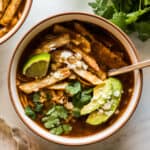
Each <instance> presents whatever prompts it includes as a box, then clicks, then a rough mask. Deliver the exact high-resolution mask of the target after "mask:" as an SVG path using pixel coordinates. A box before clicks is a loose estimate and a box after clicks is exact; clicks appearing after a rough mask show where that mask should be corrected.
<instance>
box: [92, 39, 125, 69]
mask: <svg viewBox="0 0 150 150" xmlns="http://www.w3.org/2000/svg"><path fill="white" fill-rule="evenodd" d="M93 47H94V50H95V52H96V53H97V56H98V57H99V58H101V59H100V62H101V63H102V64H105V65H106V66H107V67H109V68H110V69H112V68H120V67H123V66H126V65H127V63H126V62H125V61H124V60H123V59H122V57H120V56H118V55H117V54H116V53H114V52H112V51H111V50H110V49H108V48H107V47H105V46H103V45H102V44H101V43H97V42H95V43H93Z"/></svg>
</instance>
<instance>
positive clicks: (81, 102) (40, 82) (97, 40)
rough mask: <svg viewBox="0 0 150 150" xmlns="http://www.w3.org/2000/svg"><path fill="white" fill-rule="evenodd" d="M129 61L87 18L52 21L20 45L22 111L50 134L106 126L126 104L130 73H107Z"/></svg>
mask: <svg viewBox="0 0 150 150" xmlns="http://www.w3.org/2000/svg"><path fill="white" fill-rule="evenodd" d="M129 64H131V62H130V58H129V56H128V54H127V53H126V51H125V49H124V47H123V46H122V45H121V44H120V42H119V41H118V40H116V39H115V38H114V37H113V36H112V35H111V34H110V33H107V32H106V31H105V30H104V29H102V28H100V27H98V26H96V25H94V24H91V23H87V22H80V21H76V20H73V21H69V22H63V23H59V24H54V25H52V26H50V27H49V28H48V29H46V30H44V31H42V32H41V33H39V34H38V35H37V36H36V37H35V38H34V39H33V40H32V41H31V42H30V43H29V45H28V46H27V47H26V48H25V50H24V53H23V54H22V56H21V59H20V61H19V64H18V69H17V76H16V81H17V82H16V86H17V89H18V94H19V97H20V102H21V104H22V106H23V108H24V111H25V114H26V115H27V116H28V117H30V118H31V119H32V120H33V121H35V122H36V123H37V124H38V125H40V126H41V127H42V128H43V129H45V130H47V131H48V132H50V133H51V134H55V135H61V136H70V137H81V136H88V135H92V134H95V133H97V132H100V131H101V130H104V129H106V128H107V127H109V126H110V125H111V124H112V123H114V122H115V121H116V120H117V119H118V117H119V116H120V115H121V114H122V112H123V111H124V110H125V108H126V107H127V105H128V103H129V101H130V98H131V96H132V91H133V85H134V76H133V73H132V72H130V73H126V74H122V75H119V76H115V77H107V72H108V70H109V69H114V68H120V67H123V66H126V65H129Z"/></svg>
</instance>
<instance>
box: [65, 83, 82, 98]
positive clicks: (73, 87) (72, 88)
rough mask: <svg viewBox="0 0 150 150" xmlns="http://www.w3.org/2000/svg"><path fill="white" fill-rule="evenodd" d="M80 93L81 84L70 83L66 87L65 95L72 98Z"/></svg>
mask: <svg viewBox="0 0 150 150" xmlns="http://www.w3.org/2000/svg"><path fill="white" fill-rule="evenodd" d="M80 91H81V84H80V82H78V81H77V82H71V83H69V84H68V86H67V87H66V93H68V94H69V95H70V96H74V95H75V94H77V93H79V92H80Z"/></svg>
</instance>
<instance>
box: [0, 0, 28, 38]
mask: <svg viewBox="0 0 150 150" xmlns="http://www.w3.org/2000/svg"><path fill="white" fill-rule="evenodd" d="M25 2H26V1H22V0H0V37H2V36H4V35H5V34H6V33H7V32H9V31H10V30H11V29H12V28H13V27H14V26H15V25H16V23H17V22H18V20H19V19H20V17H21V15H22V11H23V9H24V5H25Z"/></svg>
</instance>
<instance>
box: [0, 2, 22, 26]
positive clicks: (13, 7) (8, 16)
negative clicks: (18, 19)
mask: <svg viewBox="0 0 150 150" xmlns="http://www.w3.org/2000/svg"><path fill="white" fill-rule="evenodd" d="M21 2H22V0H11V2H10V4H9V5H8V7H7V8H6V11H5V13H4V15H3V17H2V18H1V20H0V24H1V25H3V26H7V25H8V24H9V23H10V22H11V20H12V19H13V17H14V15H15V13H16V12H17V10H18V8H19V6H20V4H21Z"/></svg>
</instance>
